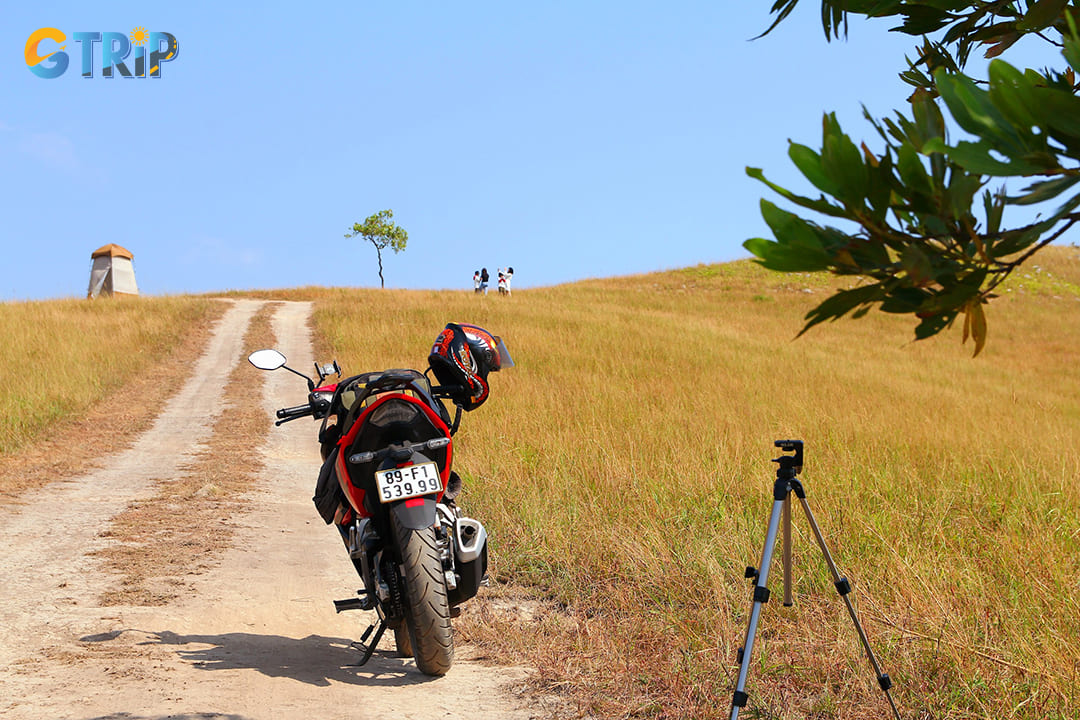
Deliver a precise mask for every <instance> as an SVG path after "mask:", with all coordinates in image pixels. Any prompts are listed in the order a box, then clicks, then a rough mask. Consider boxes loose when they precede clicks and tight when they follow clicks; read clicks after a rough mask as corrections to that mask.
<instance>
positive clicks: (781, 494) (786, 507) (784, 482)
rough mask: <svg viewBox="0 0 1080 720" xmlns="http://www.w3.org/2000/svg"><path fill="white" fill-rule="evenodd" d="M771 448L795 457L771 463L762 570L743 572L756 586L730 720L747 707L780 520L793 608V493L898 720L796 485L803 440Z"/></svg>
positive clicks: (787, 602) (886, 682) (845, 587)
mask: <svg viewBox="0 0 1080 720" xmlns="http://www.w3.org/2000/svg"><path fill="white" fill-rule="evenodd" d="M774 444H775V445H776V447H778V448H780V449H781V451H782V452H794V453H795V454H794V455H781V456H780V457H778V458H775V459H774V460H773V462H774V463H777V464H778V465H779V466H780V467H779V468H777V470H776V484H775V485H774V486H773V508H772V515H771V516H770V517H769V531H768V534H766V536H765V549H764V551H763V552H762V554H761V568H760V570H759V569H755V568H752V567H748V568H746V577H747V578H748V579H756V580H757V583H756V584H755V585H754V596H753V597H754V605H753V608H752V609H751V611H750V622H749V624H748V625H747V628H746V642H745V643H744V644H743V647H742V648H740V649H739V680H738V682H737V683H736V685H735V695H734V697H733V698H732V700H731V720H738V717H739V710H740V709H741V708H743V707H746V701H747V694H746V692H745V690H746V676H747V674H748V673H749V671H750V651H751V650H752V649H753V647H754V635H755V634H757V626H758V618H759V617H760V616H761V606H762V605H764V604H765V603H767V602H769V588H768V587H766V583H767V582H768V579H769V563H770V562H771V561H772V554H773V548H774V547H775V545H776V533H777V530H778V529H779V528H780V526H781V520H782V521H783V529H784V538H783V542H784V546H783V562H784V568H783V569H784V606H785V607H791V605H792V604H793V601H792V599H791V493H792V492H794V493H795V496H796V497H798V498H799V502H801V503H802V507H803V510H804V511H805V512H806V518H807V519H808V520H809V521H810V528H811V529H812V530H813V531H814V537H815V538H817V544H818V547H820V548H821V552H822V554H823V555H824V556H825V563H826V564H827V565H828V566H829V571H830V572H831V573H832V577H833V585H835V586H836V591H837V592H838V593H840V597H841V598H843V600H844V604H845V605H846V606H847V611H848V615H850V616H851V621H852V622H853V623H855V629H856V630H857V631H858V633H859V639H860V640H862V645H863V648H864V649H865V650H866V655H867V657H869V658H870V664H871V665H872V666H873V667H874V673H875V675H877V681H878V685H880V686H881V689H882V690H883V691H884V692H885V698H886V699H887V700H888V701H889V707H891V708H892V711H893V716H894V717H895V718H896V720H900V713H899V712H898V711H897V710H896V704H895V703H894V702H893V699H892V695H890V694H889V688H891V687H892V680H890V679H889V676H888V675H887V674H886V673H884V672H882V670H881V666H880V665H878V661H877V658H876V657H875V656H874V651H873V650H871V649H870V641H869V640H867V639H866V633H865V632H864V631H863V627H862V624H861V623H860V622H859V617H858V616H857V615H856V614H855V608H854V606H852V604H851V599H850V598H849V597H848V594H849V593H850V592H851V583H849V582H848V580H847V578H843V577H840V573H838V572H837V570H836V564H835V563H833V559H832V555H831V554H830V553H829V549H828V548H827V547H825V540H824V538H822V537H821V530H820V529H819V528H818V524H817V522H816V521H815V520H814V513H812V512H810V505H809V504H808V503H807V502H806V491H805V490H804V489H803V486H802V483H801V482H799V479H798V475H799V473H800V472H801V471H802V464H803V444H802V440H777V441H776V442H775V443H774Z"/></svg>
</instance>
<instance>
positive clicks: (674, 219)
mask: <svg viewBox="0 0 1080 720" xmlns="http://www.w3.org/2000/svg"><path fill="white" fill-rule="evenodd" d="M171 5H172V6H171V7H164V6H162V4H159V5H158V6H153V7H151V6H147V5H146V4H145V3H138V4H136V3H121V2H114V3H96V4H91V3H74V2H68V3H64V2H50V3H48V4H41V3H35V4H31V3H11V4H7V6H6V7H5V8H4V9H2V10H0V48H2V49H3V52H2V53H0V89H2V91H3V103H2V104H0V166H2V167H3V168H5V171H4V172H3V173H2V175H0V217H2V218H3V222H2V224H0V238H2V243H3V246H4V247H5V248H8V249H10V250H9V252H6V253H5V255H4V257H5V259H6V263H5V264H6V267H5V272H4V273H3V275H2V279H0V300H18V299H35V298H51V297H66V296H84V295H85V293H86V286H87V281H88V279H89V269H90V253H91V251H93V250H94V249H95V248H97V247H99V246H101V245H104V244H106V243H109V242H115V243H118V244H120V245H123V246H124V247H126V248H128V249H129V250H131V251H132V252H133V253H134V255H135V268H136V274H137V278H138V282H139V286H140V290H141V291H142V292H143V293H147V294H154V295H160V294H173V293H183V292H210V291H219V290H227V289H247V288H281V287H296V286H303V285H328V286H330V285H333V286H362V287H377V286H378V284H379V278H378V274H377V263H376V257H375V251H374V249H373V248H372V247H371V246H370V245H364V244H361V243H360V242H359V241H358V240H347V239H345V238H344V237H343V235H344V232H345V230H346V229H347V228H348V227H350V226H351V225H352V223H353V222H357V221H362V220H363V219H364V218H365V217H367V216H368V215H370V214H373V213H375V212H376V211H378V210H382V209H386V208H391V209H393V211H394V214H395V220H396V221H397V222H398V223H399V224H401V225H402V226H403V227H405V229H406V230H407V231H408V232H409V242H408V247H407V249H406V250H405V251H404V252H402V253H401V254H398V255H394V254H392V253H389V252H386V253H384V265H385V276H386V285H387V287H405V288H468V287H470V286H471V276H472V273H473V271H474V270H476V269H478V268H480V267H481V266H486V267H487V268H488V269H489V270H494V269H495V268H497V267H505V266H507V265H510V266H513V267H514V269H515V271H516V272H515V278H514V283H515V289H525V288H529V287H535V286H542V285H552V284H557V283H563V282H568V281H573V280H577V279H581V278H588V277H604V276H612V275H625V274H630V273H639V272H649V271H652V270H661V269H669V268H677V267H684V266H688V265H694V264H697V263H707V262H719V261H726V260H732V259H735V258H740V257H746V256H747V253H746V252H745V250H743V248H742V242H743V241H744V240H746V239H747V238H749V237H754V236H759V235H765V234H767V228H766V227H765V225H764V223H763V222H762V220H761V217H760V213H759V209H758V202H759V200H760V198H761V197H763V196H766V197H771V196H770V194H769V191H768V190H767V188H765V187H764V186H762V185H760V184H759V183H757V182H755V181H753V180H751V179H750V178H748V177H747V176H746V174H745V170H744V169H745V167H746V166H748V165H750V166H755V167H762V168H764V169H765V171H766V174H767V176H769V177H770V178H771V179H773V180H775V181H778V182H780V183H781V184H784V185H787V186H789V187H792V188H793V189H798V190H806V189H807V187H806V185H805V184H804V183H803V182H802V181H801V177H800V176H799V175H798V174H797V172H796V171H795V170H794V168H793V166H792V165H791V163H790V162H789V161H788V159H787V156H786V152H787V140H788V139H789V138H790V139H793V140H795V141H798V142H803V143H806V144H809V145H811V146H814V147H816V146H817V145H818V143H819V142H820V127H821V126H820V122H821V116H822V113H823V112H826V111H830V110H834V111H836V112H837V114H838V116H839V117H840V119H841V122H842V123H843V125H844V126H845V128H846V129H847V130H848V131H849V132H850V133H852V134H853V135H855V136H856V137H860V138H867V139H868V140H872V139H873V131H872V129H871V128H870V127H869V126H868V125H867V124H866V123H865V122H864V121H863V119H862V115H861V104H866V105H867V107H868V108H869V109H870V110H871V111H872V112H873V113H874V114H875V115H878V116H880V115H883V114H888V113H890V111H891V110H892V109H893V108H895V107H898V106H900V104H901V103H902V102H903V98H904V97H906V95H907V94H908V90H907V88H906V86H904V85H903V84H902V83H901V82H900V81H899V80H898V79H897V78H896V72H897V71H898V70H900V69H901V68H902V64H903V57H904V55H905V54H910V53H911V48H912V47H913V44H914V43H913V39H912V38H908V37H906V36H902V35H899V34H896V33H889V32H887V29H888V27H889V23H887V22H862V21H856V22H854V23H853V25H852V27H851V36H850V38H849V40H848V41H847V42H833V43H826V42H825V39H824V37H823V34H822V31H821V27H820V21H819V16H818V4H817V3H816V2H813V1H812V0H806V1H805V2H804V3H803V4H802V6H800V7H799V9H798V11H797V12H796V13H795V14H794V15H793V16H792V17H791V18H789V19H788V20H787V21H786V22H785V23H784V24H782V25H781V26H780V27H779V28H778V29H777V30H776V31H774V32H773V33H772V34H770V35H769V36H767V37H765V38H762V39H760V40H756V41H751V38H753V37H754V36H756V35H758V34H759V33H760V32H761V31H763V30H764V29H765V28H766V27H768V24H769V22H770V16H769V14H768V8H769V6H770V3H768V2H755V3H750V2H739V3H717V2H715V1H713V2H704V1H703V2H669V3H663V4H661V3H645V2H632V1H630V2H619V3H613V2H561V1H558V0H556V1H554V2H545V3H524V4H511V3H505V2H499V3H496V2H466V3H434V2H399V3H371V2H358V3H340V4H338V3H327V4H326V5H329V6H330V7H322V6H320V4H315V5H312V4H306V5H298V4H296V3H259V4H257V5H256V4H250V5H249V4H247V3H219V2H215V3H204V2H187V3H182V4H181V3H173V4H171ZM732 6H734V9H733V8H732ZM41 27H55V28H58V29H60V30H62V31H63V32H64V33H66V34H67V36H68V47H67V51H68V52H69V54H70V55H71V58H72V59H71V65H70V67H69V69H68V70H67V72H66V73H65V74H64V75H62V76H61V77H58V78H56V79H51V80H47V79H42V78H39V77H37V76H36V75H34V74H33V73H31V72H30V71H29V69H28V68H27V65H26V61H25V59H24V47H25V45H26V40H27V38H28V37H29V36H30V34H31V33H32V32H33V31H34V30H36V29H38V28H41ZM135 27H144V28H146V30H147V31H164V32H168V33H171V34H172V35H174V36H175V37H176V38H177V41H178V43H179V47H180V52H179V55H178V56H177V57H176V58H175V59H174V60H173V61H171V62H169V63H166V64H164V65H163V66H162V72H161V75H162V76H161V78H158V79H150V78H134V79H127V78H120V77H114V78H104V77H102V76H101V73H100V71H97V72H95V77H93V78H90V79H86V78H82V77H81V76H80V72H79V71H80V67H79V65H80V57H79V50H78V47H79V46H78V45H76V44H75V43H74V42H72V40H71V36H72V35H73V34H74V33H75V32H85V31H99V32H120V33H124V34H127V33H129V32H130V31H131V30H132V29H133V28H135ZM50 43H51V41H48V40H46V41H45V42H44V43H43V44H42V45H41V49H42V51H43V52H45V51H48V50H51V49H56V44H55V43H52V44H51V46H50ZM95 53H96V55H95V62H98V61H99V60H98V58H99V57H100V55H99V54H100V45H99V46H98V47H97V48H96V50H95ZM773 199H775V198H773Z"/></svg>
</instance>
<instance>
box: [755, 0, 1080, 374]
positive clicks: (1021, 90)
mask: <svg viewBox="0 0 1080 720" xmlns="http://www.w3.org/2000/svg"><path fill="white" fill-rule="evenodd" d="M797 4H798V0H777V1H776V2H775V3H774V4H773V6H772V10H771V12H772V13H773V14H774V15H775V16H776V17H775V20H774V22H773V24H772V26H770V27H769V29H768V30H766V31H765V33H764V34H768V32H770V31H771V30H772V29H773V28H775V27H776V26H777V25H778V24H779V23H780V22H781V21H783V20H784V18H785V17H787V16H788V14H789V13H790V12H791V11H792V10H793V9H794V8H795V6H796V5H797ZM1078 5H1080V0H1072V1H1071V2H1070V1H1069V0H1032V1H1030V2H1000V1H999V2H954V1H950V0H921V1H910V0H863V1H860V0H822V3H821V17H822V25H823V28H824V31H825V36H826V39H827V40H831V39H833V38H839V37H840V36H841V35H845V36H846V34H847V31H848V27H847V23H848V16H849V15H862V16H865V17H872V18H893V19H895V20H896V21H897V22H898V24H897V25H896V26H895V27H893V28H892V30H893V31H895V32H901V33H905V34H908V35H912V36H918V37H920V38H921V40H920V41H919V44H918V45H917V47H916V50H917V59H915V60H911V59H908V68H907V70H905V71H904V72H902V73H900V77H901V78H902V79H903V80H904V81H905V82H907V83H908V84H910V85H911V86H912V87H913V88H914V91H913V92H912V94H911V96H910V97H909V98H908V103H909V107H908V108H907V109H906V112H903V111H897V112H896V114H895V117H892V118H881V119H876V118H874V117H872V116H871V115H870V114H869V112H867V111H866V109H865V108H864V109H863V114H864V116H865V117H866V119H867V120H868V121H869V122H870V123H871V124H872V125H873V127H874V129H875V130H876V131H877V134H878V135H879V136H880V137H881V140H882V141H883V142H884V147H883V149H879V150H873V149H871V147H869V146H868V145H867V144H866V143H865V142H862V143H858V144H857V143H856V142H855V141H853V140H852V139H851V138H850V137H849V136H848V135H847V134H845V133H844V131H843V130H842V129H841V127H840V124H839V123H838V122H837V120H836V116H835V114H833V113H830V114H827V115H825V117H824V120H823V128H822V144H821V148H820V149H819V150H814V149H812V148H809V147H807V146H805V145H800V144H797V143H791V146H790V149H789V152H788V154H789V156H790V158H791V160H792V162H793V163H794V164H795V165H796V167H798V169H799V171H800V172H801V173H802V174H803V175H804V176H805V177H806V179H807V180H809V181H810V183H811V184H812V185H813V186H814V187H815V188H817V189H818V190H819V191H821V193H822V194H821V195H820V196H819V197H817V198H812V197H806V196H802V195H797V194H795V193H793V192H791V191H789V190H787V189H785V188H782V187H780V186H778V185H776V184H774V183H772V182H770V181H769V180H768V179H766V177H765V175H764V174H763V172H762V171H761V170H760V169H758V168H747V174H748V175H750V176H751V177H753V178H756V179H758V180H760V181H762V182H763V183H765V184H766V185H768V186H769V187H770V188H772V189H773V190H774V191H776V192H777V193H778V194H780V195H781V196H782V197H784V198H785V199H787V200H789V201H790V202H792V203H794V204H796V205H798V206H800V207H802V208H805V209H807V210H813V211H815V212H816V213H820V214H821V215H825V216H828V217H831V218H838V219H841V220H846V221H850V223H854V225H855V226H857V229H855V230H854V231H851V232H849V231H847V230H843V229H839V228H836V227H832V226H829V225H822V224H819V223H817V222H814V221H812V220H808V219H806V218H803V217H800V216H798V215H795V214H793V213H791V212H787V211H786V210H783V209H781V208H779V207H777V206H776V205H775V204H773V203H771V202H769V201H767V200H762V201H761V210H762V215H763V217H764V219H765V221H766V223H767V224H768V226H769V228H770V229H771V230H772V232H773V235H774V236H775V239H771V240H770V239H764V238H753V239H750V240H747V241H746V242H745V243H744V247H746V249H747V250H749V251H750V252H751V253H753V254H754V255H755V256H756V257H757V258H758V262H760V263H761V264H762V265H764V266H765V267H768V268H770V269H773V270H778V271H782V272H813V271H829V272H832V273H834V274H836V275H852V276H859V277H862V278H864V279H865V282H863V283H860V284H859V285H857V286H856V287H854V288H852V289H848V290H842V291H839V292H837V293H835V294H834V295H832V296H831V297H829V298H828V299H827V300H825V301H824V302H823V303H821V304H820V305H818V306H817V307H816V308H814V309H813V310H811V311H810V312H809V313H808V314H807V315H806V324H805V326H804V327H803V329H802V330H801V331H800V333H799V334H800V335H801V334H802V333H804V332H806V331H807V330H809V329H810V328H811V327H813V326H814V325H817V324H818V323H821V322H824V321H826V320H836V319H837V318H840V317H842V316H844V315H846V314H848V313H849V312H852V314H853V317H861V316H863V315H865V314H866V313H867V312H868V311H869V310H870V309H871V308H873V307H875V306H877V307H878V308H879V309H880V310H882V311H884V312H888V313H900V314H910V315H914V316H915V317H916V318H918V320H919V322H918V325H917V326H916V328H915V336H916V338H917V339H923V338H927V337H930V336H932V335H935V334H937V333H938V332H940V331H941V330H943V329H944V328H947V327H950V326H952V325H953V322H954V321H955V320H956V319H957V317H958V316H959V315H961V314H962V315H963V316H964V321H963V339H964V341H965V342H966V340H967V338H968V337H971V338H972V339H973V340H974V346H975V354H976V355H977V354H978V353H979V352H980V351H981V350H982V348H983V346H984V344H985V342H986V335H987V327H986V317H985V314H984V311H983V306H984V305H985V304H986V303H987V302H988V301H989V300H990V299H992V298H993V297H995V295H994V290H995V288H997V287H998V285H1000V284H1001V282H1002V281H1003V280H1005V278H1006V277H1008V276H1009V274H1010V273H1011V272H1012V271H1013V270H1015V269H1016V268H1017V267H1018V266H1019V265H1020V264H1022V263H1023V262H1025V261H1026V260H1028V259H1029V258H1030V257H1031V256H1032V255H1033V254H1034V253H1035V252H1037V251H1038V250H1040V249H1041V248H1043V247H1045V246H1046V245H1048V244H1049V243H1051V242H1053V241H1054V240H1056V239H1058V238H1060V237H1061V236H1062V235H1063V234H1064V233H1065V232H1066V231H1067V230H1069V228H1071V227H1072V226H1073V225H1074V224H1076V222H1077V221H1078V220H1080V213H1077V212H1075V211H1076V208H1077V206H1078V205H1080V192H1077V189H1076V188H1075V186H1076V184H1077V182H1080V162H1078V161H1080V98H1078V97H1077V91H1078V89H1080V86H1078V85H1077V81H1076V76H1075V72H1076V71H1077V70H1080V34H1078V31H1077V28H1078V26H1080V7H1078ZM1026 36H1034V37H1033V38H1032V41H1036V39H1037V41H1039V42H1045V43H1049V44H1050V45H1052V46H1054V47H1057V48H1060V49H1061V56H1062V63H1061V67H1060V68H1057V69H1055V68H1045V69H1042V70H1033V69H1025V70H1019V69H1017V68H1015V67H1013V66H1012V65H1009V64H1008V63H1007V62H1005V61H1004V60H1000V59H994V60H992V61H991V62H990V64H989V66H988V69H987V77H986V78H973V77H970V76H969V75H967V74H966V73H965V72H964V70H965V67H966V65H967V61H968V58H969V57H970V55H971V53H972V52H973V51H975V50H979V51H982V52H983V54H984V55H985V56H986V57H989V58H997V57H998V56H999V55H1002V54H1004V53H1006V52H1007V51H1008V50H1009V48H1011V47H1012V46H1013V45H1014V44H1015V43H1016V42H1017V41H1018V40H1020V39H1021V38H1024V37H1026ZM942 106H944V110H945V111H946V112H947V113H948V115H949V117H951V119H952V120H953V122H954V123H955V125H956V126H958V127H959V128H960V129H962V130H963V131H964V133H966V137H965V138H964V139H954V138H951V137H949V133H948V132H947V128H946V122H945V117H944V115H943V111H942ZM1010 179H1011V180H1013V181H1014V184H1018V185H1020V186H1022V189H1020V190H1019V191H1016V192H1015V194H1010V192H1009V189H1008V188H1007V183H1008V181H1009V180H1010ZM1044 203H1046V204H1048V205H1047V206H1046V207H1047V208H1048V209H1047V211H1045V212H1042V211H1040V213H1039V215H1037V216H1036V218H1035V220H1034V221H1032V222H1029V223H1028V224H1024V225H1017V226H1014V227H1009V226H1006V224H1005V223H1004V220H1003V218H1004V214H1005V212H1004V211H1005V209H1006V207H1009V206H1024V205H1027V206H1039V205H1042V204H1044Z"/></svg>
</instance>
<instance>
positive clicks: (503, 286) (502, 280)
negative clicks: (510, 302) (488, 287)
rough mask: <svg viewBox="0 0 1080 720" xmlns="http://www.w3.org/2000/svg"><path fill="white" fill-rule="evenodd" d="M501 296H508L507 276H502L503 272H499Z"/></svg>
mask: <svg viewBox="0 0 1080 720" xmlns="http://www.w3.org/2000/svg"><path fill="white" fill-rule="evenodd" d="M499 294H500V295H505V294H506V276H505V275H503V274H502V271H500V272H499Z"/></svg>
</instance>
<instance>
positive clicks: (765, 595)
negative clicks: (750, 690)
mask: <svg viewBox="0 0 1080 720" xmlns="http://www.w3.org/2000/svg"><path fill="white" fill-rule="evenodd" d="M786 502H787V499H786V496H785V498H784V499H782V500H781V499H777V500H775V501H774V502H773V508H772V514H771V515H770V516H769V530H768V532H767V533H766V534H765V549H764V550H762V551H761V564H760V565H759V566H758V571H757V582H756V583H755V585H754V605H753V607H752V608H751V609H750V621H749V623H747V626H746V641H745V642H743V646H742V649H741V650H740V651H739V679H738V682H736V683H735V695H734V697H733V698H732V700H731V720H738V717H739V708H742V707H745V706H746V700H747V695H746V692H745V690H746V676H747V675H748V674H749V672H750V653H751V651H752V650H753V649H754V636H755V635H756V634H757V625H758V618H759V617H760V616H761V606H762V605H763V604H765V603H767V602H769V588H768V587H766V584H767V583H768V581H769V564H770V563H771V562H772V554H773V548H774V547H775V546H776V533H777V530H778V529H779V526H780V514H781V511H782V510H783V507H784V504H785V503H786Z"/></svg>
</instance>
